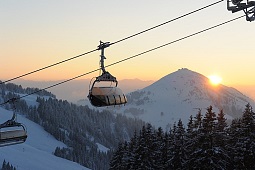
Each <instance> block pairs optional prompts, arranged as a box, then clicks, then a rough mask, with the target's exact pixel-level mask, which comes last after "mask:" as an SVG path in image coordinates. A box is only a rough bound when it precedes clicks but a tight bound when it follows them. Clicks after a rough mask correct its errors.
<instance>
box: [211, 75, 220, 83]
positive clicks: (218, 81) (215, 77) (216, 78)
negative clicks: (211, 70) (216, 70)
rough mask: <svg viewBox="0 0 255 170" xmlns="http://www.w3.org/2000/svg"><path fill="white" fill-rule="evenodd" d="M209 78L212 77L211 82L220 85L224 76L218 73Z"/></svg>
mask: <svg viewBox="0 0 255 170" xmlns="http://www.w3.org/2000/svg"><path fill="white" fill-rule="evenodd" d="M209 79H210V82H211V83H212V84H213V85H218V84H220V83H221V81H222V78H221V77H219V76H217V75H211V76H209Z"/></svg>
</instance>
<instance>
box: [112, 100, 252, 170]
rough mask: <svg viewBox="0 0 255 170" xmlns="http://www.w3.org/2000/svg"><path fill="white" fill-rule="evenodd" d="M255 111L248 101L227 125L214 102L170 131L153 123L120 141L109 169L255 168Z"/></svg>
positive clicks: (215, 169) (210, 169)
mask: <svg viewBox="0 0 255 170" xmlns="http://www.w3.org/2000/svg"><path fill="white" fill-rule="evenodd" d="M254 160H255V113H254V112H253V110H252V107H251V106H250V105H249V104H247V105H246V107H245V110H244V112H243V115H242V117H241V118H238V119H234V120H233V121H232V123H231V124H230V125H229V126H228V125H227V123H226V118H225V114H224V112H223V111H222V110H221V111H220V112H219V113H218V114H217V115H216V113H215V112H213V108H212V106H210V107H208V108H207V109H206V113H205V115H204V116H203V115H202V113H201V110H199V112H198V113H197V115H196V116H195V117H192V116H190V119H189V122H188V124H187V126H184V125H183V123H182V121H181V120H179V121H178V123H177V124H174V125H173V127H172V128H171V130H170V131H168V132H163V130H162V128H161V127H160V128H158V129H157V130H153V128H152V126H151V125H150V124H147V125H146V126H143V128H142V130H140V131H139V132H135V133H134V135H133V137H132V138H131V140H130V141H124V142H121V143H119V145H118V148H117V149H116V151H115V152H114V154H113V157H112V159H111V162H110V169H111V170H117V169H122V170H125V169H137V170H139V169H151V170H152V169H162V170H164V169H167V170H169V169H180V170H181V169H209V170H217V169H221V170H224V169H226V170H228V169H247V170H250V169H255V163H254Z"/></svg>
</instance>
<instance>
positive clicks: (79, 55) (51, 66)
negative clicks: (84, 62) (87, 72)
mask: <svg viewBox="0 0 255 170" xmlns="http://www.w3.org/2000/svg"><path fill="white" fill-rule="evenodd" d="M97 50H98V49H94V50H91V51H89V52H86V53H83V54H80V55H77V56H74V57H72V58H68V59H66V60H62V61H60V62H57V63H54V64H51V65H48V66H45V67H43V68H40V69H37V70H34V71H31V72H29V73H26V74H23V75H20V76H17V77H14V78H12V79H9V80H6V81H2V82H0V84H4V83H7V82H10V81H13V80H16V79H19V78H21V77H25V76H27V75H30V74H33V73H36V72H39V71H42V70H44V69H47V68H50V67H53V66H56V65H58V64H62V63H64V62H67V61H70V60H73V59H75V58H78V57H81V56H84V55H87V54H90V53H93V52H95V51H97Z"/></svg>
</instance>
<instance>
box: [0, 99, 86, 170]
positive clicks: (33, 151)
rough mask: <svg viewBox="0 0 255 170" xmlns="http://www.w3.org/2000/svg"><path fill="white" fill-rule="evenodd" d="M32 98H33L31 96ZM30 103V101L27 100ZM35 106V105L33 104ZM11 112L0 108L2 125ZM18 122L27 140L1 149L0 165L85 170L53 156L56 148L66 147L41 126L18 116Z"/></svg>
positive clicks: (51, 169) (17, 167)
mask: <svg viewBox="0 0 255 170" xmlns="http://www.w3.org/2000/svg"><path fill="white" fill-rule="evenodd" d="M32 98H33V96H32ZM28 100H29V101H30V102H31V101H32V99H31V98H28ZM34 104H36V103H34ZM12 114H13V113H12V111H8V110H5V109H3V108H1V107H0V120H1V123H3V122H4V121H6V120H9V119H10V118H11V117H12ZM18 121H19V122H22V123H23V124H25V125H26V128H27V130H28V131H27V133H28V138H27V140H26V142H25V143H22V144H18V145H11V146H5V147H1V148H0V150H1V154H0V163H1V164H2V162H3V161H4V160H5V161H6V162H10V163H11V165H13V166H14V167H15V168H16V169H18V170H29V169H31V170H32V169H36V170H46V169H47V170H56V169H63V170H65V169H66V170H69V169H72V170H75V169H76V170H87V169H88V168H85V167H83V166H81V165H80V164H78V163H75V162H72V161H69V160H66V159H63V158H60V157H56V156H54V155H53V152H54V150H55V149H56V147H61V148H62V147H66V145H65V144H64V143H62V142H60V141H57V140H56V139H55V138H54V137H53V136H52V135H50V134H49V133H47V132H46V131H45V130H44V129H43V128H42V127H41V126H39V125H38V124H36V123H34V122H32V121H30V120H28V119H27V118H25V117H24V116H22V115H18Z"/></svg>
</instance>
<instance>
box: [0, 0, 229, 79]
mask: <svg viewBox="0 0 255 170" xmlns="http://www.w3.org/2000/svg"><path fill="white" fill-rule="evenodd" d="M222 1H224V0H220V1H217V2H214V3H212V4H209V5H207V6H204V7H202V8H199V9H197V10H194V11H191V12H189V13H187V14H184V15H181V16H179V17H176V18H174V19H171V20H169V21H166V22H164V23H161V24H159V25H156V26H154V27H151V28H148V29H146V30H144V31H141V32H139V33H136V34H133V35H130V36H128V37H126V38H123V39H121V40H118V41H115V42H113V43H110V44H109V45H113V44H117V43H119V42H122V41H125V40H127V39H130V38H132V37H135V36H137V35H140V34H142V33H145V32H148V31H150V30H153V29H155V28H158V27H160V26H163V25H165V24H168V23H170V22H173V21H176V20H178V19H181V18H184V17H186V16H188V15H191V14H193V13H196V12H198V11H201V10H203V9H206V8H208V7H211V6H213V5H216V4H218V3H220V2H222ZM97 50H98V48H97V49H94V50H91V51H88V52H86V53H83V54H80V55H77V56H74V57H71V58H68V59H65V60H62V61H60V62H57V63H54V64H51V65H48V66H45V67H43V68H40V69H37V70H34V71H31V72H28V73H26V74H22V75H20V76H17V77H14V78H11V79H9V80H6V81H2V82H0V84H4V83H7V82H10V81H13V80H16V79H19V78H22V77H25V76H28V75H30V74H33V73H36V72H39V71H42V70H45V69H47V68H50V67H53V66H56V65H59V64H62V63H64V62H67V61H70V60H73V59H76V58H79V57H81V56H84V55H87V54H90V53H93V52H95V51H97Z"/></svg>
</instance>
